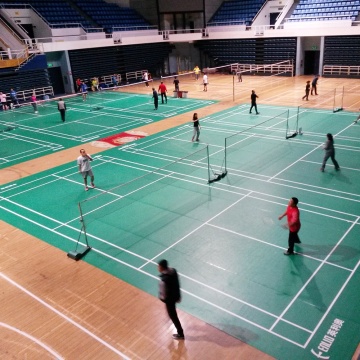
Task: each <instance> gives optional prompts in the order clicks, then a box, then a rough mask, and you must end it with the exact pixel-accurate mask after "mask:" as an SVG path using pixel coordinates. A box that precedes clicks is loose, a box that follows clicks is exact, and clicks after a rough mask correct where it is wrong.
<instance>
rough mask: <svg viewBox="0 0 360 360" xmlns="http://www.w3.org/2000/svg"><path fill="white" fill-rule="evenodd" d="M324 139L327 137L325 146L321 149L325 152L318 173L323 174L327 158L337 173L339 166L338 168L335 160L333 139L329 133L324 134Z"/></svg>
mask: <svg viewBox="0 0 360 360" xmlns="http://www.w3.org/2000/svg"><path fill="white" fill-rule="evenodd" d="M326 137H327V140H326V143H325V145H324V146H323V149H324V150H325V156H324V159H323V162H322V165H321V168H320V171H322V172H324V170H325V165H326V162H327V161H328V159H329V158H330V159H331V161H332V162H333V164H334V166H335V170H336V171H339V170H340V166H339V164H338V162H337V161H336V160H335V147H334V138H333V136H332V135H331V134H330V133H328V134H326Z"/></svg>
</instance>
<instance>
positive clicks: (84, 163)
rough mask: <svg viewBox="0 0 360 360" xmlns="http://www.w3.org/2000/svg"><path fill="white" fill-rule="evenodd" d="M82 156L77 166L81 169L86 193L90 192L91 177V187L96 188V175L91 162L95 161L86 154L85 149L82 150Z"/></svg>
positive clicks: (78, 159)
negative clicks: (89, 182) (88, 181)
mask: <svg viewBox="0 0 360 360" xmlns="http://www.w3.org/2000/svg"><path fill="white" fill-rule="evenodd" d="M80 154H81V155H80V156H79V157H78V158H77V164H78V167H79V173H80V174H81V175H82V177H83V179H84V185H85V191H88V190H89V188H88V183H87V177H88V176H90V181H91V187H92V188H95V184H94V174H93V171H92V168H91V165H90V161H93V158H92V157H91V156H90V155H89V154H87V153H86V151H85V150H84V149H81V150H80Z"/></svg>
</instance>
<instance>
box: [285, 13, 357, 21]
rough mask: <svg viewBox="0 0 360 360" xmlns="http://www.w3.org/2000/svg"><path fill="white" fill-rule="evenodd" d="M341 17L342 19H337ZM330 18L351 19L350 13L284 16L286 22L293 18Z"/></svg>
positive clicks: (336, 19)
mask: <svg viewBox="0 0 360 360" xmlns="http://www.w3.org/2000/svg"><path fill="white" fill-rule="evenodd" d="M339 17H341V18H342V19H338V18H339ZM328 18H331V20H335V21H339V20H351V18H352V16H351V15H340V14H337V15H309V16H299V17H289V18H285V19H284V20H285V21H286V22H291V21H294V20H304V19H328Z"/></svg>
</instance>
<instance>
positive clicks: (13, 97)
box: [10, 88, 20, 107]
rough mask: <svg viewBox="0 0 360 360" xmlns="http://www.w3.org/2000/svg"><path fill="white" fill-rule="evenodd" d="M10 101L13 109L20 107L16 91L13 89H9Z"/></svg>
mask: <svg viewBox="0 0 360 360" xmlns="http://www.w3.org/2000/svg"><path fill="white" fill-rule="evenodd" d="M10 99H11V103H12V104H13V106H14V107H15V105H16V106H17V107H20V105H19V100H18V98H17V94H16V91H15V90H14V89H13V88H11V89H10Z"/></svg>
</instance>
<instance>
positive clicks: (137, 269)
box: [0, 195, 302, 347]
mask: <svg viewBox="0 0 360 360" xmlns="http://www.w3.org/2000/svg"><path fill="white" fill-rule="evenodd" d="M245 196H247V195H245ZM0 208H2V209H4V210H5V211H8V212H10V213H12V214H14V215H16V216H18V217H21V218H23V219H25V220H28V221H29V222H31V223H34V224H37V225H39V226H40V227H42V228H44V229H47V230H49V231H53V230H52V229H50V228H48V227H46V226H45V225H42V224H40V223H37V222H36V221H33V220H31V219H28V218H26V217H24V216H22V215H20V214H17V213H15V212H13V211H11V210H9V209H6V208H3V207H1V206H0ZM53 232H54V233H57V234H58V235H60V236H62V237H64V238H66V239H68V240H70V241H72V242H76V240H75V239H72V238H70V237H68V236H66V235H64V234H61V233H59V232H57V231H53ZM104 242H105V243H108V242H106V241H104ZM109 244H110V243H109ZM82 245H84V244H82ZM110 245H112V246H114V245H113V244H110ZM92 250H94V251H96V252H98V253H101V254H102V255H104V256H105V257H108V258H111V259H113V260H115V261H116V262H119V263H122V264H124V265H125V266H128V267H130V268H132V269H135V270H136V271H140V272H142V273H144V274H146V275H148V276H150V277H153V278H156V277H155V276H153V275H151V274H149V273H146V272H145V271H143V270H142V269H140V268H137V267H134V266H132V265H130V264H128V263H125V262H124V261H121V260H119V259H117V258H114V257H112V256H110V255H108V254H105V253H103V252H101V251H100V250H97V249H95V248H92ZM138 257H140V256H139V255H138ZM144 260H145V258H144ZM149 262H150V260H148V263H149ZM188 278H189V279H191V278H190V277H188ZM186 292H187V291H186ZM187 293H188V294H190V295H191V296H193V297H196V298H199V299H200V300H202V301H204V302H206V303H209V304H212V303H210V302H209V301H208V300H205V299H202V298H200V297H198V296H196V295H194V294H192V293H190V292H187ZM239 300H240V299H239ZM212 305H213V306H214V307H217V308H219V309H222V310H223V311H225V312H228V313H230V314H233V313H231V312H229V311H228V310H226V309H223V308H221V307H219V306H217V305H215V304H212ZM233 315H234V316H236V317H238V318H240V319H242V320H244V321H245V322H248V323H250V324H252V325H254V326H256V327H258V328H261V329H263V330H265V331H267V332H270V333H272V334H273V335H275V336H277V337H279V338H282V339H284V340H286V341H288V342H291V343H294V344H295V345H297V346H300V347H302V345H301V344H298V343H296V342H294V341H292V340H290V339H287V338H286V337H284V336H281V335H279V334H277V333H274V332H271V331H270V330H268V329H266V328H264V327H262V326H261V325H258V324H256V323H253V322H252V321H249V320H248V319H246V318H243V317H241V316H239V315H237V314H233ZM283 321H286V322H288V321H287V320H285V319H284V320H283ZM288 323H290V322H288ZM294 326H295V325H294Z"/></svg>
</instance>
